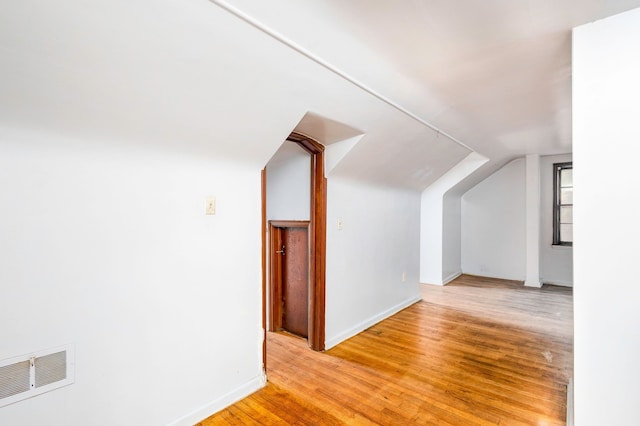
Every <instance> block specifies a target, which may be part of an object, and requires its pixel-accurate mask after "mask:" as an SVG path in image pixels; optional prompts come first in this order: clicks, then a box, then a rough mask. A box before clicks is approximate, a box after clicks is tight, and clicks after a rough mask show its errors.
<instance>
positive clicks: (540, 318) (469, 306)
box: [198, 276, 573, 426]
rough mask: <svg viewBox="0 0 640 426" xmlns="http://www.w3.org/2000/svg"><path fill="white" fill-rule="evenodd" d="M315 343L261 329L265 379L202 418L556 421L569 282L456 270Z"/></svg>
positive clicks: (562, 391)
mask: <svg viewBox="0 0 640 426" xmlns="http://www.w3.org/2000/svg"><path fill="white" fill-rule="evenodd" d="M422 292H423V298H424V300H423V301H422V302H419V303H416V304H415V305H413V306H411V307H409V308H407V309H405V310H403V311H402V312H400V313H398V314H396V315H394V316H393V317H391V318H389V319H387V320H385V321H382V322H381V323H379V324H377V325H375V326H373V327H371V328H369V329H368V330H366V331H364V332H362V333H360V334H359V335H358V336H355V337H353V338H351V339H349V340H348V341H346V342H343V343H341V344H340V345H338V346H336V347H335V348H332V349H331V350H329V351H327V352H326V353H316V352H312V351H311V350H309V349H307V347H306V342H304V341H303V340H300V339H297V338H295V337H291V336H287V335H283V334H274V333H269V335H268V344H267V348H268V349H267V350H268V371H267V375H268V379H269V382H268V384H267V386H266V387H265V388H263V389H261V390H260V391H258V392H256V393H254V394H253V395H251V396H250V397H248V398H245V399H244V400H242V401H240V402H238V403H236V404H234V405H232V406H231V407H229V408H227V409H225V410H223V411H221V412H219V413H217V414H216V415H214V416H212V417H210V418H208V419H206V420H204V421H202V422H201V423H198V426H210V425H219V424H223V425H227V424H231V425H247V424H256V425H343V424H348V425H406V424H419V425H432V424H433V425H563V424H565V421H564V419H565V417H566V408H565V407H566V384H567V382H568V379H569V377H570V376H571V375H572V370H573V337H572V333H573V322H572V318H573V308H572V305H573V304H572V292H571V289H567V288H562V287H554V286H544V287H543V288H542V289H532V288H525V287H524V286H523V285H522V284H521V283H518V282H514V281H503V280H494V279H487V278H480V277H473V276H462V277H460V278H458V279H457V280H455V281H453V282H452V283H450V284H449V285H447V286H445V287H439V286H424V285H423V286H422Z"/></svg>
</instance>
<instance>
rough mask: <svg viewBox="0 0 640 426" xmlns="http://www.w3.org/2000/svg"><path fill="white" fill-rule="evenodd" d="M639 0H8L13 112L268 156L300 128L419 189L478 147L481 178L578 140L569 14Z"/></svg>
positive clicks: (1, 67) (6, 53)
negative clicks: (573, 112) (518, 160)
mask: <svg viewBox="0 0 640 426" xmlns="http://www.w3.org/2000/svg"><path fill="white" fill-rule="evenodd" d="M637 6H640V0H530V1H526V0H483V1H472V0H467V1H462V0H458V1H454V0H422V1H419V0H402V1H400V0H384V1H383V0H349V1H344V0H340V1H339V0H306V1H298V0H269V1H258V0H135V1H131V0H110V1H102V2H100V1H93V2H87V1H86V0H59V1H57V2H52V1H49V0H20V1H0V127H8V128H19V129H23V128H26V129H29V130H35V131H37V132H40V133H41V134H45V135H46V134H50V133H55V134H63V135H65V136H67V137H70V138H75V140H77V141H80V143H108V144H111V143H118V144H121V145H124V146H127V147H128V146H135V147H138V146H142V147H143V149H153V150H160V149H163V150H170V151H171V152H174V153H176V154H180V155H195V156H199V157H204V158H216V159H223V160H226V159H227V158H233V159H234V160H236V161H240V162H245V163H250V164H251V167H260V168H261V167H263V166H264V165H265V164H266V163H267V161H268V160H269V158H271V156H272V155H273V154H274V153H275V152H276V150H277V149H278V147H279V146H280V145H281V144H282V141H283V140H284V139H285V138H286V137H287V135H288V134H289V132H291V131H292V130H293V129H294V128H296V127H298V129H299V130H300V129H307V130H309V131H310V132H315V133H318V134H319V135H321V137H322V138H323V139H327V142H328V141H329V140H331V141H333V142H338V141H339V140H341V139H342V138H352V139H351V142H350V143H349V145H348V147H346V146H342V147H340V148H339V149H338V148H336V147H335V146H334V148H336V149H334V151H335V153H336V157H339V160H336V164H335V167H332V170H331V173H332V174H335V175H336V176H345V177H350V178H354V179H360V180H364V181H368V182H371V183H373V184H376V185H389V186H393V187H403V188H410V189H414V190H422V189H424V188H426V187H427V186H428V185H430V184H431V183H433V182H434V181H435V180H436V179H438V178H439V177H440V176H442V175H443V174H444V173H446V172H447V171H448V170H449V169H451V168H452V167H453V166H455V165H456V164H458V163H459V162H460V161H461V160H462V159H464V158H465V157H466V156H467V155H469V153H470V152H471V151H476V152H477V153H478V154H480V155H482V156H484V157H486V158H487V159H488V160H489V161H488V162H487V164H486V165H485V166H483V168H482V171H479V172H476V174H475V175H474V176H476V179H480V178H481V177H482V175H483V173H484V174H485V175H486V174H487V173H489V172H490V171H491V170H494V169H495V168H496V167H499V166H500V165H501V164H504V162H506V161H508V160H510V159H511V158H514V157H517V156H522V155H524V154H529V153H539V154H554V153H565V152H570V151H571V134H570V133H571V122H570V119H571V96H570V95H571V93H570V88H571V87H570V84H571V71H570V67H571V52H570V47H571V46H570V45H571V37H570V29H571V28H572V27H573V26H576V25H580V24H583V23H586V22H589V21H593V20H596V19H599V18H603V17H605V16H608V15H611V14H614V13H618V12H622V11H624V10H627V9H630V8H633V7H637ZM230 11H231V12H232V13H230ZM239 16H240V17H242V19H238V17H239ZM274 35H275V37H274ZM434 127H435V128H437V129H439V131H435V130H434V129H433V128H434ZM358 134H362V135H363V136H362V137H361V138H359V139H358V140H357V142H356V141H355V139H353V137H354V135H358ZM447 135H451V136H452V137H453V138H454V139H457V140H458V141H460V142H461V143H456V142H453V141H452V140H450V139H449V138H448V137H447ZM44 139H45V140H46V138H44ZM2 143H8V142H7V141H6V140H2V139H0V144H2ZM335 145H338V144H335ZM347 148H348V149H347ZM338 152H339V153H340V155H337V153H338ZM467 182H469V183H468V184H469V185H472V184H473V181H472V180H467Z"/></svg>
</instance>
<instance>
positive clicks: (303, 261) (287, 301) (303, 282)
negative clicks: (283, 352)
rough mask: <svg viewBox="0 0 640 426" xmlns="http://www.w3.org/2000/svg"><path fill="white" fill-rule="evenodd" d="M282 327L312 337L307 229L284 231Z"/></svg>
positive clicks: (290, 331)
mask: <svg viewBox="0 0 640 426" xmlns="http://www.w3.org/2000/svg"><path fill="white" fill-rule="evenodd" d="M282 240H283V244H284V247H285V249H284V253H283V254H282V328H283V329H284V330H286V331H288V332H289V333H293V334H296V335H298V336H301V337H304V338H307V337H308V335H309V242H308V236H307V229H306V228H284V229H283V232H282Z"/></svg>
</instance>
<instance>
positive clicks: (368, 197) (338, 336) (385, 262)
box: [326, 178, 420, 348]
mask: <svg viewBox="0 0 640 426" xmlns="http://www.w3.org/2000/svg"><path fill="white" fill-rule="evenodd" d="M327 184H328V187H327V191H328V194H327V295H326V297H327V311H326V346H327V348H330V347H332V346H334V345H336V344H337V343H339V342H341V341H342V340H345V339H347V338H349V337H351V336H353V335H355V334H357V333H358V332H360V331H362V330H364V329H366V328H368V327H370V326H371V325H373V324H375V323H376V322H378V321H380V320H382V319H384V318H385V317H386V316H389V315H391V314H393V313H395V312H396V311H398V310H400V309H402V308H404V307H406V306H408V305H410V304H412V303H414V302H416V301H418V300H420V292H419V286H418V282H419V281H418V278H419V277H418V275H419V250H420V194H419V193H418V192H415V191H409V190H399V189H392V188H384V187H377V186H371V185H367V184H364V183H360V182H355V181H350V180H345V179H338V178H329V179H328V182H327ZM339 221H341V223H342V229H341V230H340V229H338V222H339ZM403 273H405V281H404V282H403V281H402V276H403Z"/></svg>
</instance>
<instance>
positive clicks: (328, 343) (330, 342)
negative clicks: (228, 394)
mask: <svg viewBox="0 0 640 426" xmlns="http://www.w3.org/2000/svg"><path fill="white" fill-rule="evenodd" d="M420 300H422V297H421V296H420V295H419V294H418V295H416V296H414V297H411V298H409V299H407V300H405V301H403V302H401V303H398V304H397V305H395V306H393V307H391V308H389V309H387V310H385V311H384V312H381V313H379V314H377V315H375V316H373V317H371V318H369V319H367V320H365V321H362V322H361V323H359V324H356V325H355V326H353V327H351V328H349V329H347V330H345V331H343V332H342V333H339V334H338V335H337V336H334V337H332V338H329V339H326V340H325V342H324V346H325V349H331V348H332V347H334V346H335V345H337V344H338V343H341V342H344V341H345V340H347V339H348V338H350V337H353V336H355V335H356V334H358V333H360V332H362V331H364V330H366V329H367V328H369V327H371V326H372V325H375V324H377V323H379V322H380V321H382V320H384V319H386V318H389V317H390V316H391V315H393V314H396V313H398V312H400V311H401V310H403V309H405V308H408V307H409V306H411V305H413V304H414V303H416V302H419V301H420Z"/></svg>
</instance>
